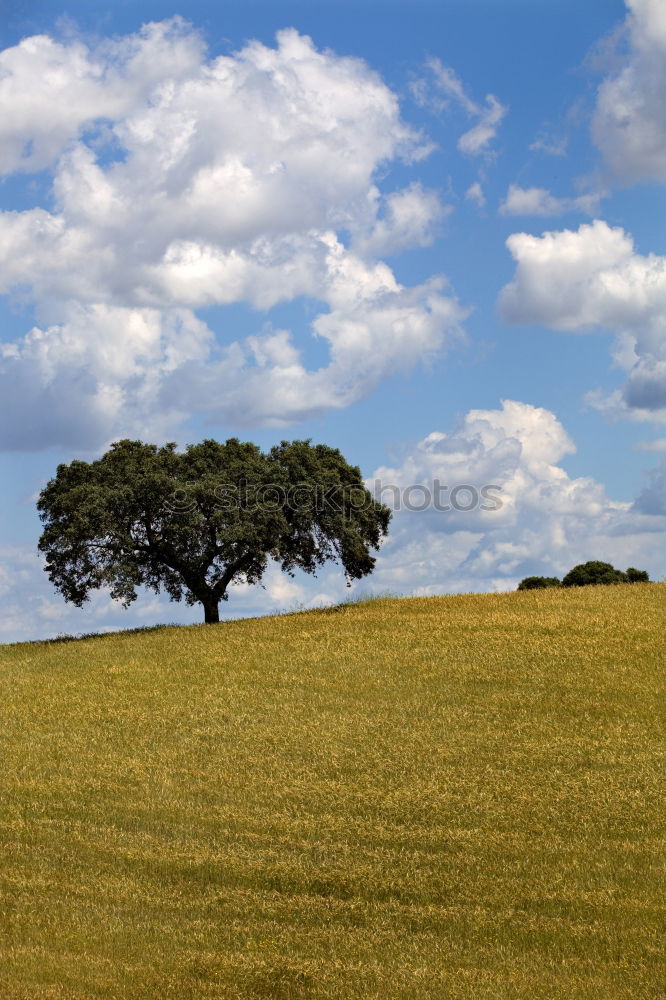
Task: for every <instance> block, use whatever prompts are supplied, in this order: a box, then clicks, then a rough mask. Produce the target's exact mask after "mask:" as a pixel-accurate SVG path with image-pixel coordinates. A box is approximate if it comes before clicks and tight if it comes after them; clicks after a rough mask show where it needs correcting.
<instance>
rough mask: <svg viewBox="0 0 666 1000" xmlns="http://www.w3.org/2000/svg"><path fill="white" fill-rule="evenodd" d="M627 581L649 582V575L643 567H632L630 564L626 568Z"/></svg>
mask: <svg viewBox="0 0 666 1000" xmlns="http://www.w3.org/2000/svg"><path fill="white" fill-rule="evenodd" d="M626 575H627V582H628V583H649V582H650V577H649V576H648V574H647V573H646V571H645V570H644V569H634V567H633V566H630V567H629V569H628V570H627V574H626Z"/></svg>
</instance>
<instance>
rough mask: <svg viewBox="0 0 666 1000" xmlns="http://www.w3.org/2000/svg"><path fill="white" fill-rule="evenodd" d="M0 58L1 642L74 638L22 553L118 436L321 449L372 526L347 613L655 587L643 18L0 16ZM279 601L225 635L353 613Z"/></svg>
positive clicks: (140, 605) (655, 347)
mask: <svg viewBox="0 0 666 1000" xmlns="http://www.w3.org/2000/svg"><path fill="white" fill-rule="evenodd" d="M2 20H3V24H4V27H3V28H2V32H1V35H0V47H1V50H2V51H0V257H1V258H2V267H1V268H0V323H1V325H0V409H1V410H2V413H1V417H2V419H1V422H0V428H1V430H0V448H2V451H1V452H0V475H1V477H2V479H1V481H2V494H1V496H0V516H1V523H0V641H13V640H16V639H22V638H36V637H41V636H48V635H54V634H57V633H60V632H80V631H93V630H103V629H112V628H118V627H124V626H128V627H129V626H133V625H137V624H148V623H152V622H156V621H194V620H198V616H199V615H198V611H197V610H196V609H194V610H192V609H187V608H185V607H182V606H176V605H170V604H169V603H168V601H166V600H165V599H163V598H159V597H156V596H155V595H152V594H142V595H141V596H140V598H139V600H138V601H137V602H136V603H135V604H134V605H133V606H132V607H131V609H130V610H129V611H124V610H122V609H120V608H119V607H118V606H117V605H115V604H114V602H112V601H111V600H110V599H109V597H108V595H106V594H104V593H99V594H96V595H94V598H93V600H92V602H91V603H90V604H89V605H87V606H86V607H85V608H84V609H82V610H78V609H73V608H71V607H69V606H67V605H66V604H65V603H64V602H63V601H62V600H61V599H60V597H59V596H58V595H57V594H56V593H55V592H54V591H53V589H52V588H51V586H50V585H49V583H48V580H47V579H46V576H45V574H44V572H43V570H42V568H41V563H40V561H39V558H38V556H37V554H36V544H37V539H38V537H39V530H40V529H39V522H38V520H37V517H36V514H35V497H36V494H37V493H38V492H39V490H40V488H41V487H42V486H43V485H44V483H45V482H46V481H47V480H48V479H49V478H50V476H51V475H52V474H53V472H54V470H55V467H56V465H57V463H58V462H61V461H71V460H72V459H73V458H75V457H78V458H86V459H90V458H92V457H94V456H96V455H98V454H101V453H102V452H103V451H104V450H105V449H106V447H108V445H109V444H110V442H112V441H113V440H117V439H119V438H121V437H140V438H142V439H144V440H152V441H155V442H163V441H165V440H175V441H177V442H179V443H180V444H185V443H188V442H194V441H198V440H201V439H202V438H203V437H206V436H215V437H217V438H219V439H225V438H226V437H228V436H231V435H237V436H241V437H244V438H247V439H250V440H254V441H256V442H257V443H258V444H260V445H262V446H269V445H271V444H272V443H274V442H275V441H278V440H281V439H284V438H296V437H298V438H303V437H310V438H312V439H313V440H315V441H322V442H325V443H327V444H331V445H334V446H337V447H339V448H340V449H341V450H342V451H343V453H344V454H345V456H346V457H347V458H348V459H349V460H351V461H353V462H354V463H357V464H359V465H360V466H361V468H362V470H363V473H364V475H366V476H367V477H368V480H369V481H374V480H375V479H376V478H378V477H379V478H381V479H382V481H385V482H386V481H391V482H395V483H398V484H399V485H401V486H402V487H406V486H407V485H409V484H412V483H421V484H427V483H429V482H431V481H432V480H433V478H440V479H442V481H447V482H449V483H451V484H453V483H454V482H455V483H476V484H477V485H481V484H482V483H490V482H492V483H496V484H498V485H500V487H501V489H502V495H503V497H504V504H503V507H502V510H501V511H500V512H495V513H482V512H479V511H470V512H457V513H455V514H454V515H453V516H448V515H447V514H444V513H439V514H435V513H433V512H425V513H421V514H418V513H411V514H408V513H404V512H402V513H398V514H396V516H395V517H394V521H393V527H392V531H391V534H390V537H389V541H388V542H387V543H386V544H385V546H384V547H383V549H382V552H381V553H380V556H379V560H378V563H377V568H376V571H375V573H374V574H373V576H372V578H370V579H369V580H367V581H365V582H364V583H363V584H362V585H360V587H359V589H361V590H363V591H372V590H373V589H374V590H375V591H379V592H386V591H390V592H393V593H400V594H411V593H419V594H438V593H456V592H461V591H493V590H508V589H513V588H514V587H515V586H516V584H517V582H518V581H519V580H520V579H521V578H522V577H523V576H525V575H528V574H530V573H533V572H537V573H546V574H548V575H552V574H557V575H560V574H562V573H563V572H565V571H566V570H567V569H568V568H570V566H571V565H573V564H574V563H575V562H578V561H581V560H583V559H587V558H603V559H609V560H610V561H612V562H614V563H616V564H618V565H620V566H621V567H622V568H626V566H627V565H636V566H638V567H640V568H647V569H648V570H649V571H650V573H651V575H652V576H653V578H655V579H661V578H663V577H664V575H665V574H666V569H665V568H664V567H665V565H666V563H665V559H664V556H665V555H666V546H665V545H664V528H665V527H666V504H665V501H664V484H665V483H666V468H665V465H664V463H665V461H666V429H665V425H666V320H665V319H664V317H665V316H666V258H665V255H666V238H665V227H664V220H665V218H666V193H665V192H666V187H665V185H664V181H666V112H665V111H664V102H663V93H664V90H665V88H666V11H665V9H664V7H663V5H662V4H661V3H660V2H659V0H631V2H630V3H628V4H624V3H622V2H615V0H590V2H589V3H586V4H580V3H573V2H568V0H558V2H555V0H537V2H535V0H530V2H527V0H524V2H523V0H520V2H518V0H503V2H499V0H465V2H463V0H438V2H434V0H433V2H429V0H415V2H410V3H406V2H402V0H382V2H379V0H376V2H375V0H365V2H355V3H351V2H348V0H336V2H335V3H333V2H326V0H324V2H313V0H310V2H300V3H282V2H271V3H266V2H261V0H243V2H236V0H233V2H225V3H221V4H215V5H212V4H207V3H198V2H196V0H195V2H189V3H188V4H187V6H186V7H178V6H174V5H167V4H165V3H162V2H157V0H156V2H152V3H141V2H131V3H129V2H127V3H116V4H114V5H113V6H111V7H109V6H107V5H105V4H101V3H97V2H86V3H85V4H84V3H70V4H64V5H63V6H59V5H58V4H54V3H52V2H48V3H35V2H26V3H13V4H11V5H10V9H9V10H8V11H7V12H5V11H4V10H3V19H2ZM345 593H346V592H345V587H344V580H343V578H342V575H341V573H340V572H339V570H336V569H335V568H332V567H329V568H327V569H326V570H325V571H324V572H323V573H322V574H320V576H319V577H318V578H317V579H315V580H312V579H310V578H306V577H298V578H296V579H294V580H289V579H287V578H284V577H281V576H280V574H279V573H278V572H277V570H273V569H271V571H270V573H269V574H268V575H267V577H266V581H265V587H264V588H263V589H262V588H254V589H250V588H248V587H247V586H245V585H243V584H241V585H240V586H238V587H237V588H234V590H233V591H232V594H231V596H230V600H229V603H228V605H226V606H225V608H224V611H225V613H226V614H228V615H231V616H234V615H239V614H256V613H265V612H269V611H273V610H278V609H283V608H291V607H296V606H311V605H317V604H322V603H326V602H330V601H335V600H339V599H341V598H343V597H344V596H345Z"/></svg>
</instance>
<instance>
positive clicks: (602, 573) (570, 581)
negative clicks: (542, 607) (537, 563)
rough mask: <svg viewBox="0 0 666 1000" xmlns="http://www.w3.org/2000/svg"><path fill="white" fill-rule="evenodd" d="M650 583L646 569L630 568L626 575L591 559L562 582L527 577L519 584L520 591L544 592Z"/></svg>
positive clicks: (548, 577)
mask: <svg viewBox="0 0 666 1000" xmlns="http://www.w3.org/2000/svg"><path fill="white" fill-rule="evenodd" d="M609 583H610V584H612V583H650V577H649V574H648V573H647V572H646V570H644V569H636V568H635V567H634V566H630V567H629V568H628V570H627V572H626V573H623V572H622V570H621V569H615V567H614V566H613V565H611V563H607V562H600V561H599V560H597V559H591V560H590V561H589V562H586V563H579V564H578V565H577V566H574V568H573V569H570V570H569V572H568V573H567V575H566V576H565V577H564V578H563V580H562V581H561V582H560V580H558V578H557V577H556V576H526V577H525V578H524V579H523V580H521V581H520V583H519V584H518V590H542V589H543V588H545V587H589V586H594V585H596V584H609Z"/></svg>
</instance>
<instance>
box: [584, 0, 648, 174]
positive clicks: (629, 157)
mask: <svg viewBox="0 0 666 1000" xmlns="http://www.w3.org/2000/svg"><path fill="white" fill-rule="evenodd" d="M627 6H628V8H629V14H628V16H627V19H626V22H625V25H624V32H623V34H624V39H625V41H626V44H627V54H626V57H625V58H624V60H623V64H622V66H621V68H620V70H619V71H618V72H617V73H613V74H611V75H610V76H608V77H607V78H606V79H605V80H604V81H603V82H602V84H601V86H600V87H599V92H598V95H597V105H596V109H595V113H594V117H593V120H592V137H593V139H594V141H595V143H596V145H597V146H598V147H599V149H600V150H601V152H602V153H603V155H604V157H605V159H606V161H607V163H608V165H609V167H610V168H611V170H612V172H613V174H614V175H615V176H616V177H617V178H618V179H620V180H621V181H624V182H626V183H633V182H635V181H664V180H666V100H664V94H666V5H664V3H663V0H627Z"/></svg>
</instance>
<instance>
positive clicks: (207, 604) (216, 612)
mask: <svg viewBox="0 0 666 1000" xmlns="http://www.w3.org/2000/svg"><path fill="white" fill-rule="evenodd" d="M201 603H202V604H203V607H204V621H205V623H206V625H217V624H218V623H219V621H220V604H219V601H216V600H215V598H214V597H208V598H206V600H205V601H202V602H201Z"/></svg>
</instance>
